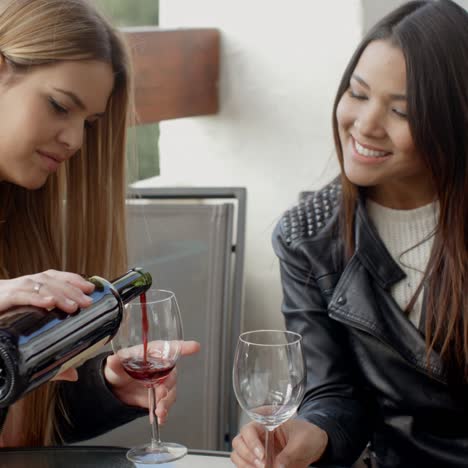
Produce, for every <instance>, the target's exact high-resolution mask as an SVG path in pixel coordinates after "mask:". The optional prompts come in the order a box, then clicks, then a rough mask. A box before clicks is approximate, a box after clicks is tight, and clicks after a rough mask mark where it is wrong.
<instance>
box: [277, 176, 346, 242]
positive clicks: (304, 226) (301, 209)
mask: <svg viewBox="0 0 468 468" xmlns="http://www.w3.org/2000/svg"><path fill="white" fill-rule="evenodd" d="M340 199H341V184H340V182H339V180H338V179H335V180H333V181H332V182H330V183H329V184H328V185H326V186H325V187H324V188H322V189H321V190H318V191H316V192H304V193H303V194H301V200H300V201H299V204H298V205H296V206H294V207H293V208H291V209H289V210H288V211H286V213H285V214H284V215H283V217H282V219H281V228H282V230H283V234H284V238H285V241H286V243H287V244H288V245H291V244H294V243H297V242H300V241H301V240H306V239H309V238H312V237H314V236H316V235H320V233H322V232H323V231H324V230H325V227H326V226H327V225H328V226H329V225H330V224H331V223H332V222H333V220H336V214H337V212H338V206H339V203H340Z"/></svg>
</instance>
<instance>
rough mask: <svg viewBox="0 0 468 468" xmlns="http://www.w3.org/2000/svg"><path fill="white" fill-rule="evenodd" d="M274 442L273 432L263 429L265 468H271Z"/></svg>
mask: <svg viewBox="0 0 468 468" xmlns="http://www.w3.org/2000/svg"><path fill="white" fill-rule="evenodd" d="M274 442H275V436H274V430H272V431H270V430H268V429H267V428H265V468H273V461H274V460H273V459H274V448H273V444H274Z"/></svg>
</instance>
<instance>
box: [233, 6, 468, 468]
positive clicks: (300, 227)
mask: <svg viewBox="0 0 468 468" xmlns="http://www.w3.org/2000/svg"><path fill="white" fill-rule="evenodd" d="M467 76H468V13H467V12H466V11H465V10H464V9H463V8H461V7H460V6H458V5H457V4H456V3H455V2H452V1H451V0H418V1H410V2H405V3H404V4H402V5H401V6H400V7H399V8H397V9H396V10H394V11H393V12H391V13H390V14H389V15H387V16H386V17H384V18H383V19H382V20H381V21H380V22H378V23H377V24H376V25H375V26H374V27H373V28H372V29H371V30H370V32H369V33H368V34H367V35H366V37H364V39H363V40H362V42H361V43H360V44H359V45H358V47H357V49H356V51H355V53H354V54H353V56H352V57H351V59H350V61H349V64H348V66H347V68H346V70H345V71H344V74H343V77H342V78H341V82H340V85H339V88H338V90H337V93H336V98H335V104H334V107H333V133H334V139H335V148H336V153H337V156H338V160H339V163H340V167H341V174H340V176H339V177H338V178H336V179H335V180H333V181H331V182H330V183H329V184H328V185H327V186H325V187H323V188H322V189H320V190H318V191H317V192H314V193H312V194H310V195H309V196H307V197H306V198H305V199H304V200H301V202H300V203H299V205H297V206H295V207H293V208H291V209H290V210H288V212H286V213H285V214H284V216H283V218H282V219H281V221H280V222H279V223H278V225H277V226H276V229H275V231H274V233H273V248H274V250H275V253H276V254H277V256H278V258H279V262H280V270H281V279H282V286H283V295H284V298H283V303H282V312H283V314H284V318H285V322H286V326H287V328H288V329H289V330H291V331H295V332H298V333H300V334H302V336H303V342H304V345H305V360H306V364H307V389H306V393H305V397H304V400H303V402H302V405H301V406H300V408H299V410H298V413H299V418H297V419H292V420H289V421H287V422H286V423H285V424H283V425H282V426H280V427H279V428H278V430H277V433H276V442H277V447H278V449H279V450H278V453H277V454H276V460H275V466H295V467H297V468H306V467H307V466H309V464H311V463H312V464H313V463H314V462H316V461H320V466H325V465H326V466H347V467H348V466H350V465H352V464H353V463H354V462H355V460H356V459H357V458H358V457H359V456H360V454H361V452H362V451H363V450H364V448H365V447H366V445H367V444H368V443H369V441H370V446H371V448H372V450H371V456H372V458H373V462H372V466H378V467H381V468H384V467H385V468H393V467H395V468H396V467H419V466H424V467H444V468H448V467H451V468H463V467H466V466H467V460H468V425H467V411H468V392H467V388H468V322H467V320H466V312H467V310H468V302H467V300H468V296H467V290H468V245H467V240H468V198H467V194H468V139H467V128H468V87H467V78H466V77H467ZM262 434H263V431H262V429H261V427H259V426H258V425H255V424H248V425H247V426H246V427H244V428H242V430H241V432H240V434H239V435H238V436H237V437H236V438H235V439H234V441H233V447H234V452H233V454H232V459H233V460H234V462H235V463H236V464H237V465H238V466H242V467H245V468H247V467H252V468H253V467H255V466H260V464H262V463H263V461H264V457H265V455H264V451H263V450H262V448H261V447H262V441H261V438H262V437H263V435H262Z"/></svg>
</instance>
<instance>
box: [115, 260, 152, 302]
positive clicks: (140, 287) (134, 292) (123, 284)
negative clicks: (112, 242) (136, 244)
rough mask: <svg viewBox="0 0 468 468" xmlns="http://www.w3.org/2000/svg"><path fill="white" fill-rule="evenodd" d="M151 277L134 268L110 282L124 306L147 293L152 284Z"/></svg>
mask: <svg viewBox="0 0 468 468" xmlns="http://www.w3.org/2000/svg"><path fill="white" fill-rule="evenodd" d="M152 282H153V280H152V278H151V275H150V274H149V273H148V272H146V271H144V270H143V269H141V268H134V269H132V270H130V271H128V272H127V273H125V274H124V275H123V276H120V277H119V278H116V279H114V280H113V281H112V285H113V286H114V288H115V289H116V290H117V292H118V293H119V296H120V298H121V300H122V302H123V303H124V304H126V303H128V302H130V301H131V300H133V299H135V298H136V297H138V296H140V295H141V294H143V293H144V292H145V291H147V290H148V289H149V288H150V287H151V284H152Z"/></svg>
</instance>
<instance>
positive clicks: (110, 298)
mask: <svg viewBox="0 0 468 468" xmlns="http://www.w3.org/2000/svg"><path fill="white" fill-rule="evenodd" d="M89 281H91V282H92V283H94V284H95V286H96V288H95V290H94V292H93V293H92V294H91V297H92V299H93V303H92V304H91V305H90V306H89V307H86V308H82V309H80V310H78V311H77V312H75V313H74V314H67V313H65V312H63V311H61V310H60V309H57V308H56V309H54V310H51V311H47V310H44V309H41V308H38V307H32V306H28V307H16V308H14V309H11V310H9V311H7V312H5V313H3V314H1V315H0V408H3V407H6V406H9V405H11V404H12V403H14V402H15V401H16V400H18V399H19V398H20V397H21V396H23V395H24V394H26V393H28V392H29V391H31V390H33V389H34V388H36V387H38V386H39V385H41V384H42V383H44V382H46V381H48V380H50V379H51V378H52V377H54V376H55V375H57V374H58V373H60V372H62V371H64V370H66V369H68V368H69V367H72V366H74V367H77V366H78V364H80V363H81V362H84V361H85V360H86V359H87V358H89V357H90V356H92V355H94V354H95V352H96V351H97V350H98V349H99V348H100V347H102V346H104V345H105V344H106V343H108V342H109V341H110V340H111V338H112V337H113V336H114V335H115V333H116V332H117V330H118V328H119V325H120V322H121V320H122V312H123V307H124V304H126V303H127V302H129V301H131V300H132V299H134V298H136V297H138V296H139V295H141V294H142V293H144V292H145V291H147V290H148V288H149V287H150V286H151V283H152V279H151V275H150V274H149V273H147V272H145V271H143V270H142V269H140V268H134V269H132V270H130V271H128V272H127V273H126V274H125V275H123V276H121V277H120V278H117V279H115V280H114V281H112V282H109V281H107V280H105V279H103V278H100V277H98V276H93V277H91V278H89Z"/></svg>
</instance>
